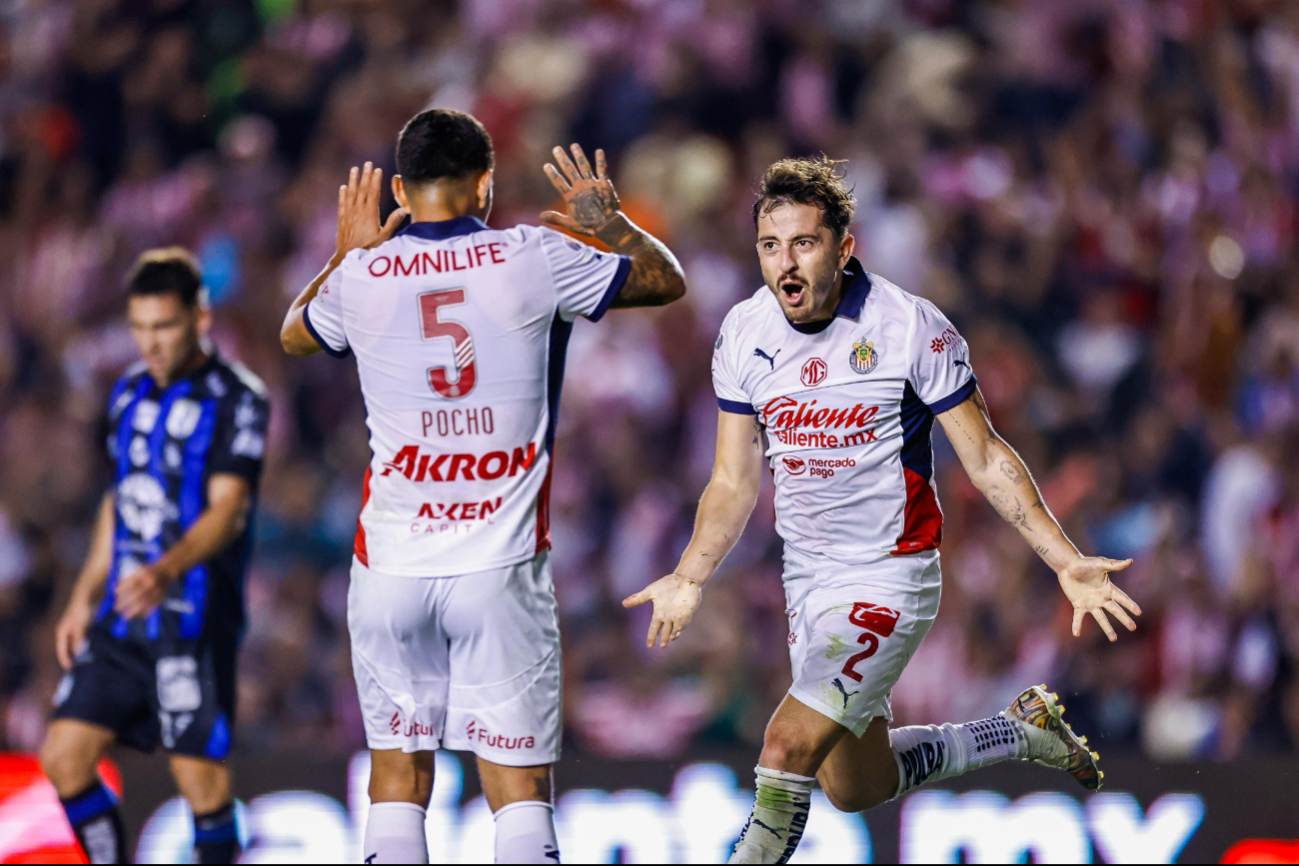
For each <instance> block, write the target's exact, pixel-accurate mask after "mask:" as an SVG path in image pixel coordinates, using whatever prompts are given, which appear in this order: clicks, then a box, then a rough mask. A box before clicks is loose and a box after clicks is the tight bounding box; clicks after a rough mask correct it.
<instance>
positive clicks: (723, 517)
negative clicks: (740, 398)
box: [622, 412, 762, 647]
mask: <svg viewBox="0 0 1299 866" xmlns="http://www.w3.org/2000/svg"><path fill="white" fill-rule="evenodd" d="M761 482H762V428H761V427H760V426H759V425H758V422H757V419H756V418H755V416H752V415H739V414H736V413H734V412H718V414H717V458H716V462H715V463H714V464H713V477H712V479H711V480H709V482H708V486H707V487H706V488H704V495H703V497H702V498H701V499H700V500H699V510H698V511H697V512H696V513H695V533H694V535H693V536H692V537H691V539H690V544H689V545H687V546H686V550H685V552H684V553H682V554H681V561H680V563H678V565H677V568H676V571H674V572H672V573H671V574H669V575H667V576H666V577H661V578H659V579H658V580H656V581H654V582H653V583H651V584H650V585H649V586H647V587H645V588H644V589H642V590H641V591H640V592H638V593H636V594H635V595H633V596H630V597H629V598H626V599H624V600H623V603H622V606H623V607H636V606H637V605H641V604H644V603H645V602H647V601H652V602H654V618H653V619H652V620H651V621H650V628H649V634H648V635H647V636H646V638H645V645H646V646H648V647H652V646H654V644H655V642H656V641H657V642H658V645H659V646H660V647H666V646H667V645H668V641H673V640H676V639H677V638H678V637H680V636H681V632H683V631H685V628H686V626H687V625H689V624H690V619H691V617H693V616H694V615H695V610H696V609H697V608H698V607H699V601H700V597H701V593H702V592H703V588H704V584H705V583H707V582H708V579H709V578H710V577H712V576H713V573H714V572H716V571H717V567H718V566H720V565H721V564H722V560H723V559H724V558H725V557H726V554H728V553H730V552H731V548H732V547H734V546H735V542H737V541H739V539H740V533H742V532H744V525H745V524H746V523H748V522H749V515H750V514H752V513H753V506H754V504H756V503H757V501H758V486H759V484H761ZM660 632H661V635H660Z"/></svg>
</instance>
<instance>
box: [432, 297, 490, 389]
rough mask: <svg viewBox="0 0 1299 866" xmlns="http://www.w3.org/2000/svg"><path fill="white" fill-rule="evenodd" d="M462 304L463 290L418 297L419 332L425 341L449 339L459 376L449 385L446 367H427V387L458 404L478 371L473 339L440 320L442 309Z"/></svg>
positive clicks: (453, 324)
mask: <svg viewBox="0 0 1299 866" xmlns="http://www.w3.org/2000/svg"><path fill="white" fill-rule="evenodd" d="M464 302H465V290H464V289H445V290H443V291H440V292H427V293H425V294H423V295H420V296H419V313H420V330H421V333H422V336H423V337H424V339H426V340H435V339H437V338H438V337H450V338H451V342H452V344H453V345H454V346H455V353H456V359H455V366H456V369H457V370H459V376H457V377H456V380H455V381H454V382H452V381H451V380H450V379H449V378H448V377H447V368H446V367H430V368H429V371H428V384H429V387H430V388H432V389H433V393H434V394H437V395H438V396H439V397H445V398H446V399H448V400H458V399H460V398H461V397H465V396H467V395H468V394H469V392H470V391H472V390H474V384H475V383H476V382H477V381H478V371H477V370H476V369H475V363H474V338H473V337H472V336H470V334H469V330H468V329H467V328H465V326H464V325H462V324H460V323H459V322H457V321H455V320H454V319H444V318H442V308H443V307H455V306H459V305H460V304H463V303H464Z"/></svg>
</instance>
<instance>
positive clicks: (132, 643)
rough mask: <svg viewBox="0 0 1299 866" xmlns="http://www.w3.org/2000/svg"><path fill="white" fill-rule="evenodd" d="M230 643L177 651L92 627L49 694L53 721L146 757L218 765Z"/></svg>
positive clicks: (234, 650) (228, 710) (230, 716)
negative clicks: (82, 726) (100, 734)
mask: <svg viewBox="0 0 1299 866" xmlns="http://www.w3.org/2000/svg"><path fill="white" fill-rule="evenodd" d="M237 655H238V644H237V643H236V642H234V641H230V642H220V641H209V640H203V641H199V642H187V643H186V645H185V646H183V647H182V648H177V647H175V646H166V645H164V644H159V643H150V644H146V643H143V642H141V641H138V640H135V639H133V638H116V637H113V635H112V634H110V633H109V632H108V631H107V629H104V628H101V627H99V626H97V625H96V626H94V627H92V628H91V629H90V631H89V632H88V633H87V635H86V645H85V647H84V649H83V650H82V652H81V654H80V655H79V656H77V660H76V662H75V663H74V664H73V666H72V670H70V671H68V673H67V674H66V675H64V677H63V681H62V682H60V683H59V688H58V691H57V692H56V693H55V696H54V702H55V709H54V718H56V719H79V720H80V721H83V722H89V723H91V724H93V725H99V726H101V727H105V728H108V729H109V730H111V731H113V732H114V733H116V734H117V741H118V742H120V743H122V744H124V745H127V746H131V747H132V748H135V749H139V750H141V751H144V752H151V751H153V750H154V749H155V748H157V747H158V745H159V744H160V743H161V744H162V746H163V747H164V748H165V749H167V750H168V751H169V752H172V753H174V754H178V755H190V756H193V757H197V758H212V759H214V760H223V759H224V758H225V757H226V756H227V755H228V754H229V753H230V746H231V727H232V723H233V721H234V710H235V660H236V657H237Z"/></svg>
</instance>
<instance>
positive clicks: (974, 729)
mask: <svg viewBox="0 0 1299 866" xmlns="http://www.w3.org/2000/svg"><path fill="white" fill-rule="evenodd" d="M1025 727H1027V726H1026V725H1021V724H1020V723H1019V722H1016V721H1014V720H1013V719H1008V718H1005V717H1004V716H993V717H992V718H990V719H983V720H981V721H978V722H966V723H965V724H963V725H912V726H910V727H906V728H895V729H893V730H891V731H889V744H890V745H891V746H892V747H893V757H894V759H895V760H896V761H897V762H898V790H897V793H895V794H894V795H893V796H894V797H901V796H902V795H903V794H905V793H906V792H908V791H911V790H914V789H916V788H919V787H920V786H921V785H923V784H925V783H926V782H937V781H939V780H940V779H950V778H952V777H953V776H959V775H961V774H963V773H968V772H970V771H971V770H977V769H979V768H980V767H986V766H988V765H989V764H996V763H999V762H1001V761H1006V760H1025V759H1027V758H1028V745H1029V744H1028V737H1027V735H1026V733H1025V731H1024V728H1025Z"/></svg>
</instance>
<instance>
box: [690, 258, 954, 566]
mask: <svg viewBox="0 0 1299 866" xmlns="http://www.w3.org/2000/svg"><path fill="white" fill-rule="evenodd" d="M713 384H714V387H715V389H716V391H717V398H718V403H719V405H720V407H721V409H722V410H723V411H725V412H733V413H738V414H744V415H755V416H757V420H758V422H759V423H760V424H761V426H762V427H763V429H764V431H765V433H766V437H767V452H766V454H767V459H768V461H769V463H770V465H771V469H772V473H773V475H774V478H775V481H776V529H777V531H778V532H779V533H780V535H781V537H782V538H783V539H784V540H785V543H786V544H788V545H790V546H791V547H793V548H795V549H797V550H803V551H807V552H819V553H823V554H824V555H827V556H829V557H831V558H832V559H835V560H838V561H841V562H847V563H858V562H870V561H872V560H874V559H879V558H881V557H884V556H889V555H900V554H912V553H919V552H921V551H924V550H932V549H934V548H936V547H938V545H939V543H940V542H941V540H942V510H941V509H940V508H939V505H938V497H937V493H936V491H935V488H934V483H933V452H932V448H931V446H930V430H931V429H932V425H933V419H934V417H935V415H938V414H941V413H942V412H946V411H947V410H948V409H950V408H952V407H953V406H955V405H957V404H958V403H960V402H962V401H964V400H965V399H967V398H968V397H969V396H970V395H971V394H973V393H974V390H975V387H976V384H975V379H974V375H973V373H972V372H971V370H970V365H969V354H968V349H967V347H966V345H965V341H964V340H963V339H962V338H961V336H960V334H958V333H957V331H956V329H955V328H953V327H952V326H951V323H950V322H948V321H947V319H946V318H945V317H944V316H943V314H942V313H940V312H939V311H938V310H937V308H935V307H934V306H933V304H930V303H929V302H928V301H926V300H924V299H922V298H917V297H915V296H913V295H910V294H908V293H906V292H904V291H902V290H901V289H899V288H898V287H897V286H895V285H893V284H892V283H890V282H888V281H887V280H884V279H882V278H880V277H878V276H875V275H874V274H867V273H866V272H865V270H864V269H863V268H862V267H861V264H860V263H859V262H858V261H857V260H856V259H851V260H850V261H849V264H848V266H847V267H846V268H845V269H844V288H843V296H842V299H841V300H840V302H839V305H838V307H837V308H836V309H835V315H834V316H833V317H832V318H831V319H828V320H825V321H821V322H815V323H810V324H795V323H791V322H790V321H789V320H788V319H786V318H785V315H784V312H783V311H782V310H781V307H780V304H779V302H778V301H777V300H776V299H775V297H774V296H773V295H772V294H771V292H770V290H769V289H767V288H766V287H765V286H764V287H763V288H762V289H759V290H758V292H757V293H755V294H754V295H753V297H751V298H750V299H749V300H747V301H743V302H741V303H740V304H737V305H736V306H735V308H734V309H732V310H731V312H730V313H729V314H728V315H727V317H726V321H725V322H724V323H723V325H722V332H721V334H720V336H719V337H718V339H717V346H716V350H715V352H714V354H713Z"/></svg>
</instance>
